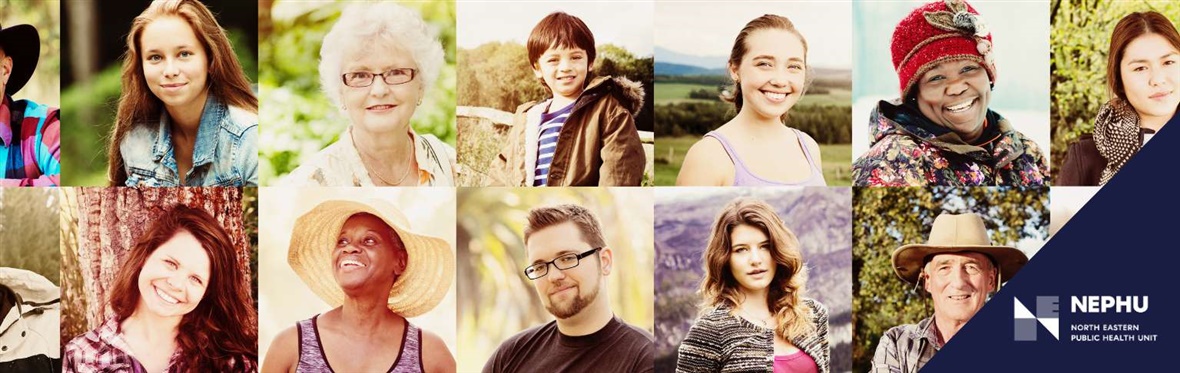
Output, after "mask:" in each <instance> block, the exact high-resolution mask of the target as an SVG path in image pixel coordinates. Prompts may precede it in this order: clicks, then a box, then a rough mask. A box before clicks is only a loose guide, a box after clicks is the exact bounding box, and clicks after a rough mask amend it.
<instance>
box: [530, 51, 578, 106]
mask: <svg viewBox="0 0 1180 373" xmlns="http://www.w3.org/2000/svg"><path fill="white" fill-rule="evenodd" d="M589 63H590V58H589V54H588V53H586V50H584V49H582V48H577V47H575V48H573V49H570V48H549V50H546V51H545V53H542V54H541V57H540V58H538V59H537V60H536V61H533V74H535V75H536V76H537V78H540V79H542V80H544V81H545V85H548V86H549V90H550V91H552V92H553V96H554V97H560V98H563V99H566V100H571V101H572V100H574V99H577V98H578V96H579V95H581V94H582V89H583V88H585V87H586V75H587V74H588V73H589V72H590V66H589Z"/></svg>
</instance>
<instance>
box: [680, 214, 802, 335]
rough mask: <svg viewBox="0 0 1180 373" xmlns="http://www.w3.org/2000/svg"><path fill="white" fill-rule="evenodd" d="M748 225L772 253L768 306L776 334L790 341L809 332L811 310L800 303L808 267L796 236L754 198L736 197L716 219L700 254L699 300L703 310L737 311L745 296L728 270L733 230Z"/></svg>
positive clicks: (775, 215) (776, 215)
mask: <svg viewBox="0 0 1180 373" xmlns="http://www.w3.org/2000/svg"><path fill="white" fill-rule="evenodd" d="M739 225H749V226H751V227H755V228H757V229H758V230H761V231H762V233H763V234H765V235H766V237H767V238H769V239H770V242H771V244H772V245H773V246H774V249H773V250H771V251H770V256H771V258H773V259H774V263H775V269H774V278H773V279H772V280H771V282H770V288H769V289H768V290H769V291H768V293H767V295H766V297H767V299H766V303H767V304H768V305H770V312H771V313H772V314H774V321H775V325H776V326H775V334H778V335H779V336H781V337H783V338H785V339H787V340H790V339H792V338H795V337H798V336H801V335H804V334H807V333H810V332H812V330H813V329H814V328H815V326H814V325H812V323H811V311H812V310H811V307H809V306H808V305H807V304H804V303H803V301H802V299H803V297H802V294H803V292H804V288H805V284H806V283H807V268H806V267H805V266H804V265H803V254H802V253H800V252H799V240H798V239H797V238H796V237H795V233H793V232H791V230H790V229H788V228H787V226H786V224H783V221H782V219H780V218H779V216H778V214H776V213H775V212H774V208H772V207H771V206H770V205H768V204H766V202H762V201H759V200H754V199H747V198H737V199H734V200H733V201H731V202H730V203H729V204H727V205H726V206H725V208H723V209H722V210H721V213H720V214H718V215H717V220H716V222H715V223H714V224H713V232H712V234H711V235H710V236H709V245H708V246H707V247H706V248H705V252H704V254H703V255H702V262H703V263H704V264H705V278H704V279H703V280H702V281H701V288H700V295H701V298H702V299H703V306H704V307H705V308H707V309H708V308H714V307H717V306H726V307H728V308H730V309H734V310H736V309H737V308H738V306H739V304H741V302H742V298H743V295H742V293H741V290H740V286H739V284H738V282H737V279H736V278H734V276H733V273H731V272H730V269H729V257H730V252H731V249H730V248H731V247H732V243H731V242H730V237H731V234H732V232H733V228H734V227H736V226H739Z"/></svg>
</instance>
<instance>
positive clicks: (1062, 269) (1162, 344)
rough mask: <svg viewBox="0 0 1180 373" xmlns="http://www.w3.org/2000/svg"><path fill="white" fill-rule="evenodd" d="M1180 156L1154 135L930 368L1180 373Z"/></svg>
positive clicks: (1172, 142) (1173, 143) (1167, 136)
mask: <svg viewBox="0 0 1180 373" xmlns="http://www.w3.org/2000/svg"><path fill="white" fill-rule="evenodd" d="M1175 149H1180V134H1178V133H1176V131H1174V130H1171V131H1167V130H1166V131H1162V132H1160V134H1158V135H1157V136H1155V138H1154V139H1152V141H1151V142H1150V143H1149V144H1148V145H1147V146H1145V147H1144V148H1143V150H1142V151H1141V152H1140V153H1139V154H1138V155H1136V156H1135V157H1134V158H1133V159H1132V160H1131V161H1130V162H1128V163H1127V165H1126V166H1124V167H1123V168H1122V170H1121V171H1120V172H1119V174H1118V175H1116V176H1115V177H1114V178H1113V179H1112V180H1111V181H1110V182H1109V183H1107V185H1106V186H1104V187H1103V188H1102V189H1101V190H1100V191H1098V193H1097V194H1095V195H1094V197H1093V198H1092V199H1090V201H1089V203H1087V204H1086V205H1085V207H1083V208H1082V209H1081V210H1079V211H1078V213H1077V214H1076V215H1074V216H1073V218H1072V219H1071V220H1070V221H1069V223H1067V224H1066V225H1065V226H1064V227H1063V228H1062V229H1061V230H1060V231H1059V232H1057V234H1056V235H1055V236H1054V237H1052V238H1051V239H1050V240H1049V241H1048V242H1047V243H1046V244H1045V246H1044V247H1043V248H1042V249H1041V250H1040V251H1039V252H1038V253H1037V255H1036V256H1034V257H1033V258H1032V260H1031V261H1030V262H1029V263H1028V264H1027V265H1026V266H1025V267H1024V268H1023V269H1022V270H1021V271H1020V273H1018V274H1017V275H1016V277H1014V278H1013V279H1012V280H1011V281H1009V282H1008V283H1007V284H1006V286H1005V287H1004V288H1002V289H1001V291H1000V292H999V293H997V294H996V295H995V296H994V297H992V299H991V300H990V301H989V302H988V303H987V305H986V306H984V308H983V309H981V310H980V311H979V312H978V313H976V314H975V316H974V317H973V318H972V319H971V321H970V322H969V323H968V324H967V325H966V326H964V327H963V329H962V330H960V331H959V333H958V334H956V335H955V337H954V338H953V339H952V340H951V341H950V342H949V343H948V344H947V345H946V346H944V347H943V349H942V350H941V351H939V352H938V354H936V355H935V356H934V358H933V359H932V360H931V361H930V362H929V364H928V365H926V366H925V368H924V369H923V371H925V372H998V371H1003V372H1046V371H1052V372H1058V371H1062V372H1066V371H1068V372H1076V371H1084V372H1139V371H1175V370H1176V369H1177V368H1175V366H1174V362H1175V358H1174V357H1173V355H1172V354H1173V353H1175V351H1176V347H1178V346H1180V319H1177V316H1180V312H1177V311H1178V309H1177V301H1176V298H1177V296H1178V294H1180V290H1177V285H1178V284H1180V278H1177V277H1172V276H1174V275H1177V274H1180V270H1178V269H1180V255H1178V254H1177V250H1176V249H1177V247H1178V246H1180V244H1178V243H1177V242H1180V239H1178V237H1177V236H1173V233H1178V232H1180V218H1178V217H1177V216H1176V213H1177V212H1180V193H1177V192H1176V189H1177V188H1176V181H1175V178H1174V173H1175V171H1176V170H1177V166H1176V163H1175V159H1176V156H1175ZM1050 203H1052V201H1050Z"/></svg>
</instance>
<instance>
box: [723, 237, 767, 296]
mask: <svg viewBox="0 0 1180 373" xmlns="http://www.w3.org/2000/svg"><path fill="white" fill-rule="evenodd" d="M729 237H730V241H729V242H730V247H729V272H730V273H731V274H733V277H734V278H735V279H737V282H738V286H740V287H741V291H742V293H745V294H747V295H752V294H758V293H762V292H764V291H766V288H767V287H768V286H770V282H771V281H772V280H774V270H775V261H774V257H772V256H771V251H773V250H774V244H773V243H771V242H770V238H769V237H767V236H766V234H765V233H763V232H762V230H761V229H758V228H757V227H754V226H752V225H749V224H740V225H737V226H735V227H733V230H732V231H730V234H729Z"/></svg>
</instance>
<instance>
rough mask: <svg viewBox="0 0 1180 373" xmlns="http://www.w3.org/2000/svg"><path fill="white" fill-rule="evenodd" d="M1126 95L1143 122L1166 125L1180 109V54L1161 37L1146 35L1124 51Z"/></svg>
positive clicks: (1136, 39) (1122, 72) (1134, 41)
mask: <svg viewBox="0 0 1180 373" xmlns="http://www.w3.org/2000/svg"><path fill="white" fill-rule="evenodd" d="M1119 74H1121V75H1122V80H1123V91H1124V92H1125V93H1126V95H1127V101H1129V102H1130V103H1131V106H1132V107H1134V108H1135V112H1136V113H1138V114H1139V117H1140V118H1144V119H1147V118H1152V117H1154V118H1156V119H1162V120H1164V121H1167V120H1168V119H1169V118H1171V117H1172V115H1174V114H1175V113H1176V106H1177V105H1180V86H1178V84H1180V51H1178V50H1176V47H1175V46H1173V45H1172V43H1169V42H1168V39H1165V38H1164V37H1163V36H1161V35H1160V34H1154V33H1153V34H1144V35H1142V36H1140V37H1138V38H1135V40H1132V41H1131V43H1130V44H1127V48H1126V49H1125V50H1124V51H1123V58H1122V61H1121V62H1120V63H1119Z"/></svg>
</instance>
